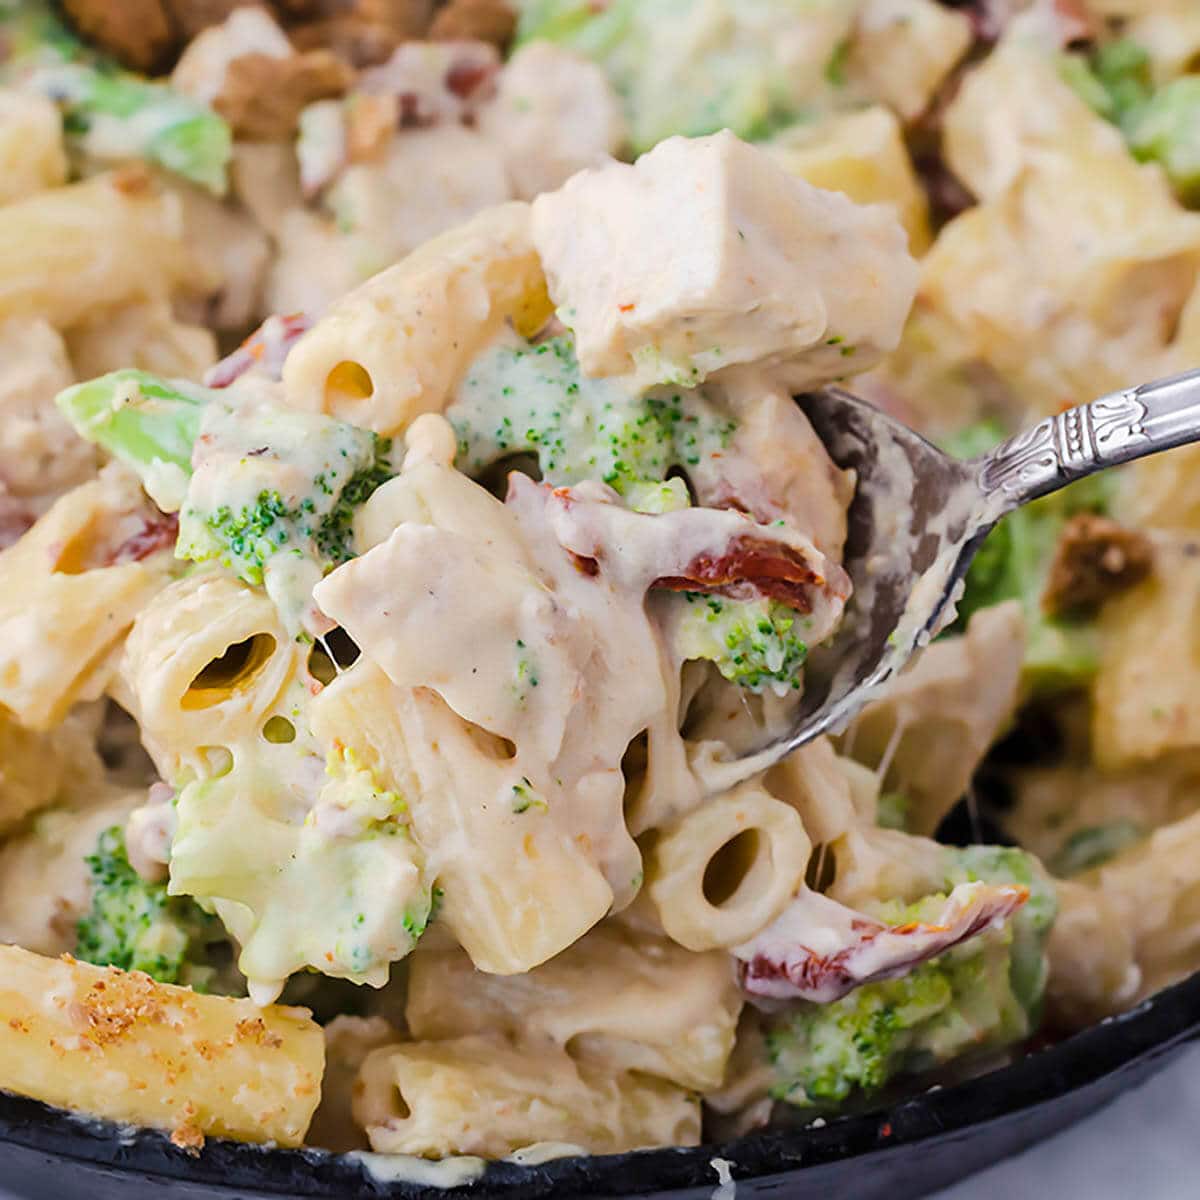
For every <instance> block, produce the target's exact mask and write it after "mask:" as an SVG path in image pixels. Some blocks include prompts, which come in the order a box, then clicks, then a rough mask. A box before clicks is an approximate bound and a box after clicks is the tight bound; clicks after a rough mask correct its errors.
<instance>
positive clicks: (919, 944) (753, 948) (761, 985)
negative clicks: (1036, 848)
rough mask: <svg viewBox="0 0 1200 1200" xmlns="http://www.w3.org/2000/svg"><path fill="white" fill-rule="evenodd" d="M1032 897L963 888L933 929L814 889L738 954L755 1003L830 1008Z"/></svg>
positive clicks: (1015, 890)
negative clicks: (885, 918)
mask: <svg viewBox="0 0 1200 1200" xmlns="http://www.w3.org/2000/svg"><path fill="white" fill-rule="evenodd" d="M1028 899H1029V889H1028V888H1026V887H1020V886H1018V885H1015V884H1014V885H1008V884H1003V885H996V884H989V883H962V884H959V885H958V887H956V888H955V889H954V890H953V891H952V892H951V893H950V895H949V896H948V897H947V898H946V902H945V905H944V906H943V908H942V911H941V912H940V913H939V914H938V917H937V920H936V921H933V922H931V923H928V924H925V923H919V922H912V923H911V924H908V925H885V924H883V923H882V922H880V921H877V920H875V919H874V918H872V917H868V916H865V915H864V914H862V913H859V912H855V911H854V910H853V909H851V908H847V907H846V906H845V905H843V904H838V903H837V901H835V900H831V899H830V898H829V897H828V896H823V895H821V893H820V892H814V891H811V890H809V889H808V888H805V889H803V890H802V891H801V892H800V893H799V895H797V897H796V899H795V900H793V901H792V903H791V904H790V905H788V907H787V908H785V909H784V911H783V912H782V913H781V914H780V916H779V917H777V918H776V919H775V921H773V922H772V923H771V924H770V925H768V926H767V928H766V929H764V930H763V931H762V932H761V933H759V934H758V935H757V936H755V937H754V938H752V939H751V940H750V941H748V942H746V943H744V944H743V945H741V946H736V947H734V949H733V955H734V958H735V959H736V960H737V972H738V982H739V983H740V984H741V987H742V990H743V991H744V992H745V993H746V994H747V995H748V996H751V997H756V998H760V999H764V1000H811V1001H813V1002H814V1003H817V1004H828V1003H830V1002H831V1001H834V1000H840V999H841V997H843V996H845V995H847V994H848V993H849V992H852V991H853V990H854V989H855V988H856V987H861V986H862V985H863V984H864V983H872V982H873V981H875V980H877V979H894V978H896V977H897V976H900V975H906V974H908V972H909V971H911V970H912V969H913V968H914V967H916V966H919V965H920V964H921V963H923V962H926V961H927V960H928V959H931V958H936V957H937V956H938V955H939V954H942V953H944V952H945V951H946V950H949V949H950V947H951V946H956V945H958V944H959V943H960V942H964V941H966V940H967V938H970V937H974V936H975V935H976V934H978V933H982V932H983V931H984V930H985V929H988V928H991V927H995V926H998V925H999V924H1001V923H1002V922H1003V921H1006V920H1007V919H1008V918H1009V917H1011V916H1012V915H1013V913H1015V912H1016V911H1017V910H1018V909H1019V908H1020V907H1021V905H1023V904H1024V903H1025V901H1026V900H1028Z"/></svg>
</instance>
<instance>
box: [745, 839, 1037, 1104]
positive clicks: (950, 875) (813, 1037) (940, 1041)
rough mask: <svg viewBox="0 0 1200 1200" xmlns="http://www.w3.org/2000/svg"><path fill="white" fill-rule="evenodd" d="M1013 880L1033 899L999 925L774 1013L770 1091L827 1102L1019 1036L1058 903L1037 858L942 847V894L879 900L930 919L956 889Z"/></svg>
mask: <svg viewBox="0 0 1200 1200" xmlns="http://www.w3.org/2000/svg"><path fill="white" fill-rule="evenodd" d="M974 881H982V882H985V883H992V884H1002V883H1016V884H1020V885H1022V886H1024V887H1027V888H1028V889H1029V899H1028V900H1027V901H1026V903H1025V905H1024V906H1023V907H1022V908H1021V909H1019V910H1018V911H1017V913H1016V914H1015V915H1014V916H1013V918H1012V920H1010V921H1009V922H1008V923H1007V924H1006V925H1005V927H1004V928H1003V929H999V930H988V931H987V932H985V933H983V934H980V935H978V936H976V937H974V938H972V939H970V940H968V941H966V942H964V943H962V944H961V945H958V946H955V947H953V948H951V949H950V950H947V951H946V952H945V953H944V954H942V955H939V956H938V957H937V958H935V959H932V960H931V961H929V962H927V963H922V964H921V965H920V966H918V967H916V968H914V969H913V970H912V971H911V972H910V973H909V974H908V975H905V976H903V977H902V978H900V979H888V980H881V981H879V982H877V983H868V984H864V985H863V986H862V987H860V988H856V989H855V990H854V991H853V992H851V993H850V994H849V995H847V996H843V997H842V999H840V1000H836V1001H834V1002H833V1003H831V1004H812V1003H807V1002H805V1003H802V1004H800V1005H798V1006H797V1007H796V1008H794V1009H792V1010H790V1011H788V1012H787V1013H786V1014H783V1015H781V1016H779V1017H777V1018H775V1019H774V1021H773V1023H772V1024H771V1026H770V1027H769V1029H768V1032H767V1050H768V1053H769V1055H770V1059H771V1064H772V1067H773V1070H774V1073H775V1079H776V1083H775V1086H774V1087H773V1089H772V1095H773V1096H774V1097H775V1098H776V1099H777V1100H784V1101H787V1102H788V1103H789V1104H795V1105H813V1104H817V1105H830V1104H837V1103H840V1102H841V1101H843V1100H845V1099H846V1098H847V1097H848V1096H849V1095H850V1094H851V1093H852V1092H855V1091H861V1092H865V1093H869V1092H872V1091H877V1090H878V1089H879V1088H880V1087H882V1086H883V1085H884V1084H886V1083H887V1082H888V1081H889V1080H891V1079H893V1078H894V1077H896V1076H897V1075H900V1074H906V1073H911V1072H914V1071H921V1070H926V1069H928V1068H929V1067H932V1066H935V1065H937V1064H938V1063H942V1062H946V1061H948V1060H949V1059H951V1058H954V1057H956V1056H957V1055H960V1054H963V1053H965V1052H966V1051H968V1050H972V1049H980V1048H983V1047H986V1046H999V1045H1003V1044H1005V1043H1008V1042H1012V1041H1015V1040H1018V1039H1020V1038H1022V1037H1025V1036H1026V1035H1027V1034H1028V1033H1030V1032H1031V1031H1032V1030H1033V1029H1034V1028H1036V1026H1037V1022H1038V1019H1039V1015H1040V1007H1041V999H1042V993H1043V991H1044V989H1045V983H1046V958H1045V941H1046V937H1047V936H1048V934H1049V931H1050V927H1051V925H1052V924H1053V921H1054V916H1055V912H1056V908H1057V901H1056V899H1055V893H1054V887H1053V884H1052V883H1051V882H1050V880H1049V878H1048V877H1047V876H1046V874H1045V872H1044V871H1043V870H1042V869H1041V867H1040V865H1039V864H1038V862H1037V860H1036V859H1035V858H1033V857H1032V856H1031V855H1029V854H1026V853H1025V852H1024V851H1022V850H1018V849H1016V848H1015V847H1010V846H967V847H963V848H956V847H946V850H945V879H944V890H943V891H942V892H939V893H937V894H935V895H931V896H926V897H925V898H923V899H922V900H920V901H918V902H917V903H916V904H913V905H901V904H895V903H893V904H886V905H882V906H879V909H878V911H877V912H876V913H875V914H874V915H876V916H878V917H879V918H880V919H882V920H886V921H887V922H888V923H889V924H893V925H899V924H904V923H906V922H908V921H928V920H930V919H932V918H933V917H934V916H935V915H936V913H937V911H938V910H940V908H941V906H942V904H943V903H944V902H945V894H946V893H948V892H949V891H950V890H951V889H952V888H953V887H954V886H955V885H957V884H960V883H969V882H974Z"/></svg>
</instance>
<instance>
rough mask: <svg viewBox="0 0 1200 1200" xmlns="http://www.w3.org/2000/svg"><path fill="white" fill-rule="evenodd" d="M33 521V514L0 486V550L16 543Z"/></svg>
mask: <svg viewBox="0 0 1200 1200" xmlns="http://www.w3.org/2000/svg"><path fill="white" fill-rule="evenodd" d="M35 520H36V518H35V517H34V515H33V513H31V512H30V511H29V509H28V508H26V507H25V505H24V504H22V503H21V501H19V500H18V499H17V498H16V497H15V496H10V495H9V494H8V492H6V491H5V490H4V487H3V485H2V484H0V550H7V549H8V547H9V546H11V545H12V544H13V543H14V542H16V541H18V540H19V539H20V538H21V537H22V536H23V535H24V534H25V532H26V531H27V530H28V529H29V528H30V527H31V526H32V525H33V522H34V521H35Z"/></svg>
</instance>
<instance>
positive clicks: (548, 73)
mask: <svg viewBox="0 0 1200 1200" xmlns="http://www.w3.org/2000/svg"><path fill="white" fill-rule="evenodd" d="M479 127H480V129H481V130H482V132H483V133H484V134H486V135H487V136H488V137H490V138H494V139H495V140H496V141H497V142H498V143H499V144H500V146H501V147H502V148H503V150H504V157H505V160H506V162H507V164H508V174H509V178H510V179H511V180H512V184H513V188H514V190H515V191H516V193H517V195H518V196H519V197H520V198H521V199H523V200H532V199H533V197H534V196H537V195H538V194H539V193H541V192H548V191H550V190H551V189H553V188H556V187H561V186H562V185H563V184H564V183H566V181H567V180H568V179H570V177H571V176H572V175H574V174H575V172H576V171H581V170H583V169H584V168H585V167H594V166H599V165H600V164H601V163H603V162H605V161H606V160H608V159H609V158H610V157H611V156H612V155H614V154H616V152H617V151H618V150H620V148H621V146H622V145H623V144H624V142H625V138H626V130H625V120H624V117H623V116H622V115H621V105H620V101H619V100H618V99H617V95H616V93H615V92H614V91H613V89H612V86H611V85H610V84H609V82H608V78H607V77H606V76H605V74H604V72H603V71H602V70H601V69H600V68H599V67H598V66H596V65H595V64H594V63H591V62H588V61H587V59H584V58H581V57H579V56H578V55H576V54H573V53H572V52H571V51H570V50H564V49H563V48H562V47H561V46H556V45H554V44H553V43H552V42H531V43H530V44H529V45H527V46H522V47H521V49H519V50H518V51H517V52H516V53H515V54H514V55H513V56H512V58H510V59H509V60H508V62H507V63H506V64H505V66H504V69H503V70H502V71H501V72H500V78H499V86H498V89H497V94H496V98H495V99H494V100H493V101H492V102H491V103H490V104H488V105H487V106H486V107H484V109H483V110H482V111H481V112H480V114H479Z"/></svg>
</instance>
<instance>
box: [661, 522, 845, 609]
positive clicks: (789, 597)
mask: <svg viewBox="0 0 1200 1200" xmlns="http://www.w3.org/2000/svg"><path fill="white" fill-rule="evenodd" d="M842 583H843V581H842V580H841V579H826V578H825V576H823V575H822V574H820V573H819V572H818V571H816V570H815V569H814V568H813V565H812V563H811V562H810V561H809V559H807V558H806V557H805V556H804V555H803V554H802V553H801V552H800V551H799V550H797V549H795V547H793V546H789V545H787V544H786V543H784V542H774V541H768V540H766V539H765V538H755V537H750V536H746V537H740V538H736V539H735V540H733V541H732V542H730V544H729V546H728V548H727V549H726V550H725V552H724V553H723V554H720V555H717V556H715V557H714V556H711V555H708V554H700V555H697V556H696V557H695V558H694V559H692V561H691V562H690V563H688V565H687V567H686V568H685V570H684V573H683V574H682V575H666V576H663V577H662V578H660V579H656V580H655V581H654V582H653V583H652V584H651V587H655V588H664V589H666V590H667V591H671V592H704V593H706V594H709V595H720V596H734V597H744V596H746V595H748V594H754V595H760V596H768V597H770V598H771V599H772V600H778V601H780V602H781V603H783V604H786V605H788V607H789V608H794V609H795V610H796V611H797V612H801V613H807V612H811V611H812V604H813V590H814V589H816V588H824V587H826V586H829V587H831V588H832V589H833V590H834V591H835V592H836V593H838V594H839V595H848V594H849V590H850V589H849V587H848V586H846V587H845V589H844V592H843V590H842Z"/></svg>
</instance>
